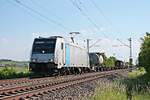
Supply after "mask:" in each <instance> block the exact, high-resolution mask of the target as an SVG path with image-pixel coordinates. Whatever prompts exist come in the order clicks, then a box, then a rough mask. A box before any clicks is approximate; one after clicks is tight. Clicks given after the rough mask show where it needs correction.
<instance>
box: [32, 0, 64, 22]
mask: <svg viewBox="0 0 150 100" xmlns="http://www.w3.org/2000/svg"><path fill="white" fill-rule="evenodd" d="M30 2H31V3H32V4H33V5H35V6H37V7H39V8H40V9H41V10H43V11H45V12H47V13H51V15H53V16H54V17H55V18H57V20H62V19H61V18H60V17H59V16H57V15H56V14H55V13H53V12H52V11H50V10H48V9H47V8H46V7H45V6H43V5H40V4H39V3H37V2H36V1H34V0H30Z"/></svg>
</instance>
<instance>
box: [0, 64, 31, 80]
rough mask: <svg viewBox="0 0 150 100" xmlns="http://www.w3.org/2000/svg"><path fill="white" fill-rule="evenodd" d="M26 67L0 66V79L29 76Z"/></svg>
mask: <svg viewBox="0 0 150 100" xmlns="http://www.w3.org/2000/svg"><path fill="white" fill-rule="evenodd" d="M29 74H30V73H29V71H28V67H27V66H26V67H4V68H0V79H11V78H21V77H27V76H29Z"/></svg>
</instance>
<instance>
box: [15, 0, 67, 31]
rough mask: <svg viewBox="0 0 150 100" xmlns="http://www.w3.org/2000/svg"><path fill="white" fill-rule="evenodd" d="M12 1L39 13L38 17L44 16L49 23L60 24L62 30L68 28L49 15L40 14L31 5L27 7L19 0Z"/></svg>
mask: <svg viewBox="0 0 150 100" xmlns="http://www.w3.org/2000/svg"><path fill="white" fill-rule="evenodd" d="M14 1H15V2H16V3H17V4H19V5H20V6H22V7H24V8H26V9H28V10H30V11H31V12H33V13H35V14H37V15H39V16H40V17H42V18H44V19H45V20H47V21H49V22H51V23H54V24H56V25H58V26H60V27H61V28H63V29H64V30H66V29H67V30H68V28H67V27H65V26H64V25H63V24H61V23H59V22H56V21H55V20H53V19H50V18H49V17H47V16H45V15H43V14H41V13H40V12H38V11H36V10H34V9H33V8H31V7H29V6H27V5H25V4H23V3H22V2H21V1H19V0H14Z"/></svg>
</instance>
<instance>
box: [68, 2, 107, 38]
mask: <svg viewBox="0 0 150 100" xmlns="http://www.w3.org/2000/svg"><path fill="white" fill-rule="evenodd" d="M70 2H71V3H72V4H73V5H74V6H75V7H76V8H77V9H78V10H79V11H80V12H81V14H82V15H83V16H84V17H85V18H86V19H87V20H88V22H89V23H90V24H92V25H93V26H94V27H95V28H96V29H97V30H100V28H99V26H98V25H97V24H96V23H95V22H94V21H93V20H92V19H91V18H90V17H89V16H88V14H87V13H85V12H84V10H83V9H82V8H81V7H80V6H79V5H78V4H77V2H75V1H73V0H70ZM103 35H104V36H105V37H106V38H108V37H107V36H106V35H105V34H103Z"/></svg>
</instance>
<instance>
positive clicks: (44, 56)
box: [29, 36, 90, 75]
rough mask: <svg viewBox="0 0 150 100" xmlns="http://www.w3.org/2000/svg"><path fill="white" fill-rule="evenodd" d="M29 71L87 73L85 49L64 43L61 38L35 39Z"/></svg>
mask: <svg viewBox="0 0 150 100" xmlns="http://www.w3.org/2000/svg"><path fill="white" fill-rule="evenodd" d="M29 66H30V67H29V69H30V71H31V72H33V73H38V74H49V75H50V74H54V73H60V74H67V73H82V72H88V71H89V70H90V67H89V55H88V52H87V49H85V48H82V47H80V46H78V45H77V44H75V43H70V42H67V41H65V39H64V38H63V37H61V36H51V37H49V38H42V37H39V38H35V39H34V42H33V46H32V52H31V58H30V63H29Z"/></svg>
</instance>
